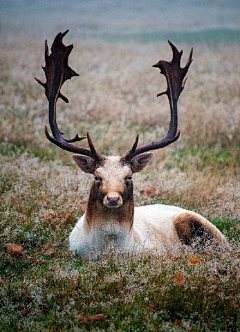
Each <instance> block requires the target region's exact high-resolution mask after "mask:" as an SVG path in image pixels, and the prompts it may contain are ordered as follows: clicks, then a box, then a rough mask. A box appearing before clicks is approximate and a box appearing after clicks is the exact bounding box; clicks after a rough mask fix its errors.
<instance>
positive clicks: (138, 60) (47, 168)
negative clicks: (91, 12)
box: [0, 31, 240, 332]
mask: <svg viewBox="0 0 240 332" xmlns="http://www.w3.org/2000/svg"><path fill="white" fill-rule="evenodd" d="M56 32H58V31H56ZM12 36H13V35H12V34H11V35H10V37H8V38H6V39H5V40H4V42H3V49H2V50H1V68H2V69H1V73H0V76H1V83H0V88H1V97H0V98H1V105H0V107H1V109H0V112H1V117H0V153H1V156H0V158H1V161H0V191H1V198H0V213H1V216H0V218H1V222H0V234H1V235H0V241H1V242H0V250H1V260H0V330H1V331H3V332H7V331H8V332H10V331H11V332H12V331H29V332H30V331H31V332H34V331H45V332H47V331H51V332H52V331H74V332H75V331H167V332H169V331H189V332H193V331H194V332H195V331H199V332H200V331H214V332H215V331H233V332H235V331H237V330H238V328H239V326H240V321H239V317H240V311H239V289H240V283H239V259H240V254H239V236H240V227H239V221H240V177H239V174H240V149H239V148H240V141H239V134H240V129H239V128H240V106H239V105H240V67H239V56H238V55H239V50H240V46H239V45H240V44H239V41H237V40H236V39H233V40H230V41H229V42H226V39H224V38H225V37H224V38H220V39H215V42H214V43H213V45H211V43H209V42H204V41H203V40H202V39H201V38H200V37H199V39H198V40H197V41H195V43H194V56H193V57H194V61H193V64H192V66H191V68H190V71H189V75H188V76H189V78H188V81H187V84H186V88H185V90H184V92H183V93H182V95H181V97H180V100H179V122H180V124H179V126H180V128H181V136H180V139H179V141H178V142H176V143H175V144H173V145H171V146H169V147H167V148H166V149H163V150H161V151H157V152H155V154H154V158H153V161H152V162H151V163H150V165H149V166H148V167H147V168H146V169H145V170H144V171H143V172H142V173H141V174H136V175H134V185H135V202H136V205H143V204H155V203H163V204H172V205H178V206H181V207H184V208H187V209H191V210H193V211H196V212H199V213H201V214H202V215H204V216H205V217H206V218H208V219H209V220H210V221H211V222H212V223H214V224H215V225H216V226H217V227H218V228H219V229H220V230H221V231H222V232H223V233H224V234H225V235H226V236H227V238H228V240H229V242H230V244H231V246H232V250H229V251H224V250H223V251H220V252H213V251H209V250H205V251H203V252H202V253H199V254H198V255H196V253H194V252H193V251H192V250H191V249H186V252H185V253H184V254H180V253H176V255H164V256H160V257H156V256H151V255H145V256H142V257H134V256H129V257H122V256H115V255H113V254H111V255H105V256H103V257H102V258H101V259H98V260H97V261H87V260H83V259H81V258H79V257H76V256H74V255H72V254H71V253H70V252H69V249H68V235H69V233H70V231H71V229H72V228H73V226H74V224H75V223H76V221H77V219H78V218H79V217H80V216H81V215H82V214H83V213H84V209H85V206H86V202H87V198H88V190H89V189H88V188H89V186H90V183H91V181H92V178H91V176H87V175H86V174H83V173H81V172H80V171H79V170H78V169H77V168H76V166H75V165H74V163H73V161H72V158H71V155H70V154H68V153H67V152H64V151H62V150H60V149H58V148H57V147H56V146H54V145H52V144H51V143H49V142H48V141H47V139H46V138H45V135H44V126H45V124H47V101H46V98H45V96H44V92H43V89H42V88H41V87H40V86H39V85H38V84H37V83H36V82H35V81H34V77H38V78H41V79H43V77H44V76H43V72H42V70H41V68H40V65H41V64H43V63H44V60H43V52H44V50H43V45H44V39H45V37H46V36H43V37H42V39H37V40H34V39H28V38H26V37H23V36H21V38H19V39H18V38H13V37H12ZM175 36H176V39H174V40H173V42H175V43H176V45H177V46H178V47H179V48H182V49H183V50H184V55H183V61H186V59H187V56H188V52H189V51H190V47H191V40H189V39H188V38H189V37H188V36H187V37H186V38H185V39H184V38H183V39H181V38H180V40H181V41H180V40H178V38H177V34H176V35H175ZM114 38H115V37H114ZM124 38H125V37H124V36H123V37H121V38H119V37H117V38H115V39H114V40H110V39H109V36H108V37H106V38H104V39H99V38H98V39H94V38H91V39H85V40H81V41H79V40H78V39H77V40H76V41H74V31H71V34H69V37H66V44H68V43H71V42H74V46H75V47H74V50H73V52H72V55H71V58H70V64H71V66H72V68H73V69H75V70H76V71H77V72H78V73H79V74H80V77H77V78H73V79H72V80H71V81H68V82H67V83H66V85H65V86H64V87H63V93H64V94H65V95H66V96H67V97H68V98H69V100H70V104H64V103H63V102H62V101H59V102H58V123H59V125H60V128H61V129H62V130H63V131H65V132H66V133H67V134H68V136H73V135H74V134H75V133H76V132H79V133H80V134H85V133H86V131H87V130H89V131H90V133H91V136H92V138H93V140H94V142H96V146H97V147H98V149H99V150H100V151H101V152H102V153H103V154H106V155H112V154H123V153H125V152H126V151H127V150H128V149H129V147H130V146H131V144H132V143H133V140H134V138H135V135H136V133H139V134H140V142H141V143H145V142H150V141H152V140H155V139H156V138H157V137H159V138H160V137H163V136H164V134H165V133H166V131H167V128H168V122H169V110H168V103H167V100H166V99H165V98H164V97H162V98H156V95H157V93H159V92H160V91H162V90H164V88H165V85H166V83H165V80H164V77H163V76H160V75H159V73H158V71H157V70H156V69H154V68H151V66H152V65H153V64H154V63H156V62H157V61H158V60H159V59H160V58H161V59H166V60H167V59H170V58H171V51H170V48H169V46H168V44H167V42H166V41H163V40H161V38H159V40H158V41H157V42H155V43H153V41H154V40H151V39H150V40H148V43H145V42H146V40H139V38H135V37H134V35H133V36H130V38H127V40H126V39H124ZM132 38H133V39H132ZM191 38H192V37H191ZM203 39H204V37H203ZM113 41H114V42H113ZM126 41H127V42H126ZM49 42H51V40H49ZM139 42H140V43H139ZM10 243H11V244H17V245H21V246H22V247H23V249H24V251H23V252H22V251H21V250H20V251H19V252H18V253H17V254H16V253H15V254H14V252H12V251H11V247H10V246H9V244H10ZM98 314H99V316H96V315H98Z"/></svg>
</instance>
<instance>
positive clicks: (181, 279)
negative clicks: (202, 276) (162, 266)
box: [174, 271, 187, 285]
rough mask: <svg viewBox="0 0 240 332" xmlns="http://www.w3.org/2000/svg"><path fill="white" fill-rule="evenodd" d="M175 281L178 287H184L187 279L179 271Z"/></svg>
mask: <svg viewBox="0 0 240 332" xmlns="http://www.w3.org/2000/svg"><path fill="white" fill-rule="evenodd" d="M174 280H175V282H176V283H177V284H178V285H184V284H185V283H186V280H187V279H186V277H185V276H184V274H183V273H182V271H178V272H177V273H176V274H175V276H174Z"/></svg>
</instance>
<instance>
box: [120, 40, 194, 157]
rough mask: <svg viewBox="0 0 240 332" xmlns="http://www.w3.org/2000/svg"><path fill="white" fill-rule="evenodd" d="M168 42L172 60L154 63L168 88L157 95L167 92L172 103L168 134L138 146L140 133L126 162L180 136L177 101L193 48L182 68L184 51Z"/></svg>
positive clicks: (184, 81)
mask: <svg viewBox="0 0 240 332" xmlns="http://www.w3.org/2000/svg"><path fill="white" fill-rule="evenodd" d="M168 43H169V45H170V46H171V48H172V52H173V57H172V60H171V61H170V62H167V61H164V60H160V61H159V62H158V63H156V64H155V65H153V67H155V68H159V69H160V72H161V74H163V75H164V76H165V77H166V79H167V90H166V91H164V92H161V93H159V94H158V95H157V97H159V96H162V95H165V94H166V95H167V96H168V100H169V104H170V110H171V120H170V123H169V129H168V133H167V136H166V137H165V138H163V139H162V140H160V141H156V142H152V143H150V144H146V145H142V146H140V147H138V148H137V145H138V139H139V135H137V137H136V139H135V142H134V144H133V146H132V148H131V150H130V151H128V153H127V154H126V155H125V156H124V157H123V158H122V160H124V161H125V162H131V160H132V159H133V158H134V157H135V156H137V155H139V154H141V153H144V152H147V151H151V150H156V149H161V148H164V147H165V146H167V145H169V144H171V143H173V142H175V141H176V140H177V139H178V138H179V136H180V131H178V113H177V101H178V98H179V96H180V94H181V92H182V91H183V89H184V85H185V83H186V80H187V77H186V78H185V76H186V74H187V71H188V68H189V66H190V64H191V62H192V53H193V49H191V52H190V54H189V57H188V61H187V64H186V66H185V67H184V68H181V67H180V61H181V57H182V54H183V51H180V52H179V51H178V49H177V48H176V46H175V45H174V44H173V43H171V42H170V41H168Z"/></svg>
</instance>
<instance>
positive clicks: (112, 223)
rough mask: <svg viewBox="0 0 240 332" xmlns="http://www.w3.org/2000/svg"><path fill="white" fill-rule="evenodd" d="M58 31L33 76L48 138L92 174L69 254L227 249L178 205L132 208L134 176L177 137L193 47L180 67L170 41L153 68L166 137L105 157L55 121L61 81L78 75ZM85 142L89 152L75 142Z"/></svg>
mask: <svg viewBox="0 0 240 332" xmlns="http://www.w3.org/2000/svg"><path fill="white" fill-rule="evenodd" d="M67 33H68V30H67V31H65V32H64V33H61V32H60V33H59V34H58V35H57V36H56V37H55V39H54V41H53V44H52V47H51V54H49V49H48V44H47V41H45V62H46V65H45V67H42V68H43V70H44V72H45V76H46V83H43V82H42V81H40V80H39V79H37V78H36V80H37V82H38V83H39V84H40V85H42V86H43V87H44V89H45V95H46V97H47V99H48V105H49V125H50V129H51V133H52V135H50V134H49V131H48V128H47V126H45V134H46V137H47V139H48V140H49V141H50V142H51V143H53V144H55V145H57V146H58V147H59V148H61V149H63V150H66V151H68V152H71V153H74V154H73V156H72V157H73V160H74V161H75V162H76V164H77V166H78V167H79V168H80V169H81V170H82V171H83V172H85V173H90V174H92V175H93V176H94V180H93V182H92V184H91V188H90V193H89V197H88V201H87V207H86V211H85V213H84V215H83V216H82V217H81V218H80V219H79V220H78V221H77V223H76V225H75V227H74V228H73V230H72V231H71V234H70V236H69V246H70V250H71V251H72V252H73V253H75V254H77V255H79V256H81V257H85V258H94V257H98V256H99V255H101V254H103V253H104V252H107V251H108V248H110V247H112V248H114V250H115V249H116V250H119V251H120V252H123V253H137V252H138V253H142V252H156V253H167V252H170V251H171V249H172V248H173V247H175V246H176V245H177V246H180V247H181V248H182V247H188V246H191V245H192V244H193V243H194V241H196V240H199V243H200V245H202V246H203V245H204V244H205V243H206V242H207V241H210V242H211V243H214V244H217V245H218V246H223V245H227V240H226V238H225V236H224V235H223V234H222V233H221V232H220V231H219V230H218V229H217V228H216V227H215V226H214V225H213V224H212V223H211V222H209V221H208V220H207V219H205V218H204V217H203V216H201V215H199V214H197V213H196V212H192V211H189V210H186V209H183V208H180V207H176V206H170V205H163V204H153V205H145V206H140V207H135V205H134V196H133V180H132V176H133V174H134V173H137V172H140V171H142V170H143V169H144V168H145V167H146V166H147V164H148V163H149V162H150V160H151V158H152V156H153V153H149V152H150V151H153V150H158V149H162V148H164V147H166V146H168V145H170V144H172V143H174V142H176V141H177V140H178V139H179V136H180V130H178V110H177V102H178V99H179V96H180V94H181V92H182V91H183V89H184V87H185V83H186V79H187V76H186V74H187V72H188V69H189V67H190V65H191V63H192V55H193V49H191V51H190V54H189V57H188V60H187V63H186V65H185V67H183V68H182V67H181V66H180V62H181V56H182V54H183V51H180V52H179V51H178V49H177V47H176V46H175V45H174V44H173V43H172V42H170V41H168V43H169V45H170V47H171V49H172V53H173V55H172V60H171V61H169V62H168V61H164V60H160V61H159V62H157V63H156V64H155V65H153V67H154V68H158V69H160V74H163V75H164V76H165V78H166V81H167V89H166V91H164V92H161V93H159V94H158V95H157V96H158V97H159V96H162V95H166V96H167V97H168V101H169V106H170V123H169V129H168V132H167V135H166V136H165V137H164V138H163V139H160V140H156V141H154V142H150V143H148V144H144V145H141V146H138V141H139V135H137V136H136V139H135V141H134V144H133V145H132V147H131V149H130V150H129V151H128V152H127V153H126V154H125V155H124V156H103V155H101V154H100V153H99V152H97V150H96V148H95V146H94V144H93V141H92V138H91V136H90V134H89V132H87V133H86V134H87V135H86V136H79V135H78V134H76V135H75V136H74V137H73V138H70V139H67V138H65V137H64V133H63V132H62V131H61V130H60V129H59V127H58V124H57V120H56V104H57V100H58V99H59V98H61V99H62V100H63V101H64V102H66V103H68V102H69V101H68V98H67V97H66V96H64V95H63V94H62V93H61V91H60V90H61V87H62V85H63V84H64V83H65V81H67V80H69V79H71V78H72V77H74V76H79V75H78V74H77V73H76V72H75V71H74V70H73V69H72V68H71V67H69V65H68V59H69V55H70V53H71V51H72V49H73V45H69V46H65V45H64V44H63V37H64V36H65V35H66V34H67ZM83 139H87V142H88V148H85V147H82V146H79V145H77V144H73V143H75V142H79V141H81V140H83Z"/></svg>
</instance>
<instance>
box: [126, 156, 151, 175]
mask: <svg viewBox="0 0 240 332" xmlns="http://www.w3.org/2000/svg"><path fill="white" fill-rule="evenodd" d="M152 156H153V154H152V153H145V154H141V155H139V156H136V157H134V158H133V159H132V161H131V167H132V171H133V173H136V172H140V171H141V170H142V169H144V167H146V166H147V164H148V163H149V161H150V160H151V159H152Z"/></svg>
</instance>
